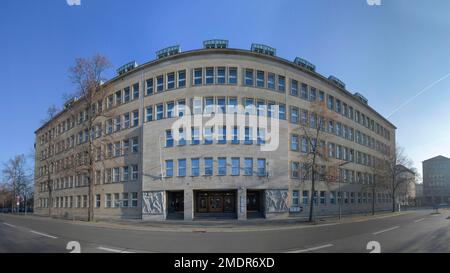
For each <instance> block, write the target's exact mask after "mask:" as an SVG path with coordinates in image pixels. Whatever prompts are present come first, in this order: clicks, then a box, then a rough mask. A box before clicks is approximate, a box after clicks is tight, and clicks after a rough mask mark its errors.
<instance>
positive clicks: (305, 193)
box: [302, 191, 309, 205]
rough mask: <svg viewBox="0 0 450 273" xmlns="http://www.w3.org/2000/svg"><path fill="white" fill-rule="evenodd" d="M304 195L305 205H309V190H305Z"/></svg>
mask: <svg viewBox="0 0 450 273" xmlns="http://www.w3.org/2000/svg"><path fill="white" fill-rule="evenodd" d="M302 196H303V198H302V199H303V205H308V199H309V198H308V197H309V191H303V193H302Z"/></svg>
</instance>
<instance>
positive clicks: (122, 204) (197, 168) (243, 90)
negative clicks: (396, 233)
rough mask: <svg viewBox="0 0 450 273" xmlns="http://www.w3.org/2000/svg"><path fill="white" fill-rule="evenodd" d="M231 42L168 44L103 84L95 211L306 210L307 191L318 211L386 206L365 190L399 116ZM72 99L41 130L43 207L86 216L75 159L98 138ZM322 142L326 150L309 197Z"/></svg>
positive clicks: (204, 213) (39, 203) (83, 184)
mask: <svg viewBox="0 0 450 273" xmlns="http://www.w3.org/2000/svg"><path fill="white" fill-rule="evenodd" d="M226 47H227V45H223V46H207V45H205V48H203V49H200V50H193V51H188V52H179V49H178V48H177V47H174V48H171V49H170V50H168V51H161V52H158V57H159V58H158V59H157V60H155V61H152V62H149V63H146V64H144V65H141V66H137V65H135V64H131V65H129V66H125V67H123V68H122V69H121V70H120V71H118V72H119V75H118V76H117V77H115V78H113V79H111V80H110V81H108V82H106V83H104V84H103V85H102V89H101V92H103V93H104V97H103V98H102V100H101V102H99V104H101V107H102V111H104V112H105V113H108V115H109V116H108V115H105V116H107V117H102V118H99V119H98V132H97V130H94V131H95V133H92V135H91V137H94V138H96V141H97V142H98V143H100V144H99V147H101V152H99V155H98V158H97V159H96V162H95V168H94V173H93V174H92V179H91V181H93V183H94V194H93V199H92V203H93V204H92V205H93V206H94V215H95V217H97V218H142V219H149V220H166V219H185V220H192V219H197V218H203V217H221V218H222V217H225V218H235V219H240V220H245V219H249V218H254V217H262V218H266V219H274V218H290V217H306V216H307V215H308V212H309V203H310V201H311V198H313V202H314V211H315V214H316V215H334V214H337V213H338V212H339V207H341V210H342V212H343V213H357V212H366V211H370V210H371V209H372V201H373V200H375V206H376V209H377V210H385V209H386V210H388V209H390V208H391V207H392V205H391V203H390V202H391V201H390V200H391V199H390V197H389V194H388V191H387V189H377V190H376V193H375V195H373V194H372V193H373V191H372V190H371V189H370V185H371V184H373V181H374V180H375V179H376V177H375V174H374V171H373V166H374V164H375V162H376V160H377V159H382V158H383V157H386V156H388V155H389V154H390V153H392V151H393V150H394V148H395V129H396V128H395V126H394V125H393V124H391V123H390V122H389V121H388V120H386V119H385V118H383V117H382V116H381V115H380V114H378V113H377V112H376V111H375V110H374V109H372V108H371V107H370V106H369V105H368V102H367V100H366V99H365V98H364V97H363V96H361V95H360V94H358V93H357V94H352V93H350V92H349V91H347V90H346V89H345V85H344V84H343V82H342V81H340V80H338V79H337V78H335V77H329V78H325V77H323V76H322V75H320V74H318V73H316V72H315V67H314V66H313V65H312V64H310V63H308V62H306V61H304V60H302V59H296V60H295V61H294V62H291V61H287V60H285V59H282V58H279V57H276V56H275V51H274V50H273V49H271V48H270V47H261V46H258V45H255V46H252V50H249V51H247V50H240V49H229V48H226ZM80 100H82V99H80ZM77 105H78V104H77V101H74V102H72V103H71V104H70V105H68V106H67V107H66V109H65V110H64V111H62V112H61V113H60V114H58V115H57V116H56V117H55V118H53V119H52V120H51V121H49V122H48V123H46V124H45V125H43V126H42V127H41V128H39V129H38V130H37V131H36V201H35V202H36V204H35V211H36V213H38V214H47V213H48V212H49V206H51V207H52V209H51V211H52V214H54V215H55V216H61V217H69V218H71V217H76V218H84V217H86V215H87V207H88V206H89V197H88V194H89V193H88V187H87V184H88V182H87V181H89V179H88V177H86V176H87V175H86V174H85V173H83V171H81V170H80V169H77V168H75V167H74V165H73V164H76V163H73V161H77V158H79V155H78V154H79V153H77V149H78V148H77V147H79V146H80V147H81V146H83V145H86V142H87V140H88V138H89V137H90V134H89V132H87V131H86V129H85V127H83V123H84V120H85V116H86V115H87V114H86V113H85V110H83V109H80V107H79V106H77ZM219 113H225V114H226V116H225V117H226V118H227V119H226V122H223V121H224V119H223V118H224V116H221V115H218V114H219ZM217 117H220V118H219V122H217V119H216V120H215V121H214V118H217ZM238 117H241V118H242V119H239V118H238ZM263 117H264V118H267V120H264V122H263V123H261V122H260V119H261V120H263ZM230 120H232V121H231V122H230ZM233 121H234V122H233ZM317 126H320V127H321V128H320V129H319V130H316V128H317ZM315 136H316V137H315ZM317 136H318V138H317ZM315 143H317V147H321V148H322V149H321V151H323V153H322V154H320V156H319V155H318V159H317V160H316V163H317V164H316V165H317V168H316V170H317V175H316V179H315V180H316V183H315V193H312V192H311V180H312V179H311V178H312V177H311V171H310V168H309V167H308V166H310V164H309V160H310V159H311V154H312V153H311V152H312V151H313V147H314V145H315ZM269 144H270V145H269ZM49 158H56V162H57V163H58V164H57V165H58V166H56V165H55V166H54V169H53V171H51V169H52V167H51V166H48V162H49V160H48V159H49ZM52 165H53V164H52ZM49 172H50V173H51V175H48V173H49ZM49 179H50V180H51V184H50V185H51V187H52V202H50V201H49V189H48V186H47V185H48V183H46V181H48V180H49Z"/></svg>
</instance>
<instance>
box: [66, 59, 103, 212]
mask: <svg viewBox="0 0 450 273" xmlns="http://www.w3.org/2000/svg"><path fill="white" fill-rule="evenodd" d="M109 67H110V62H109V61H108V60H107V59H106V57H104V56H102V55H99V54H97V55H95V56H93V57H92V58H88V59H84V58H78V59H76V60H75V65H74V66H73V67H71V68H70V69H69V77H70V79H71V81H72V83H74V84H75V86H76V87H77V91H76V92H75V94H74V97H76V98H77V100H78V101H77V108H76V109H78V110H80V109H81V110H82V111H85V113H87V115H86V116H85V117H84V119H83V123H82V128H83V129H84V130H85V131H87V132H88V134H89V137H88V141H87V143H85V144H84V145H81V146H80V147H79V148H78V151H79V152H80V154H81V155H82V158H83V160H82V164H78V165H79V166H78V167H77V171H80V172H83V173H84V174H85V175H86V179H87V185H88V187H89V188H88V203H89V204H88V221H92V220H93V219H94V206H93V203H94V202H93V200H94V183H93V177H94V172H95V161H96V160H95V158H96V153H97V151H98V150H99V149H101V148H100V146H99V145H101V144H100V143H99V141H95V137H94V132H96V131H97V130H98V129H99V128H98V123H99V122H101V119H102V118H105V115H106V111H104V109H103V102H104V99H105V92H104V90H103V87H102V82H103V80H104V78H103V74H104V72H105V71H106V70H107V69H108V68H109ZM74 108H75V106H74ZM109 114H111V113H109ZM100 130H101V127H100Z"/></svg>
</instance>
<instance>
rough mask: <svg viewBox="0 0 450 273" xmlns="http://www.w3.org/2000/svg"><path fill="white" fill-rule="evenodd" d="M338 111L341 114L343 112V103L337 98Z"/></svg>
mask: <svg viewBox="0 0 450 273" xmlns="http://www.w3.org/2000/svg"><path fill="white" fill-rule="evenodd" d="M336 112H338V113H339V114H340V113H342V104H341V101H340V100H338V99H336Z"/></svg>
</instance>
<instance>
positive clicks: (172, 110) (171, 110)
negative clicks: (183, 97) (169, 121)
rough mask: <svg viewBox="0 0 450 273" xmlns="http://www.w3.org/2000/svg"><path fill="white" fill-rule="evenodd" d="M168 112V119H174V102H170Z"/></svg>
mask: <svg viewBox="0 0 450 273" xmlns="http://www.w3.org/2000/svg"><path fill="white" fill-rule="evenodd" d="M166 110H167V114H166V117H167V118H173V117H174V116H175V103H174V102H168V103H167V107H166Z"/></svg>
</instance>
